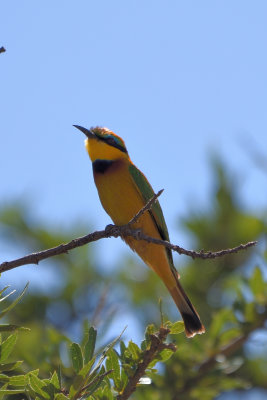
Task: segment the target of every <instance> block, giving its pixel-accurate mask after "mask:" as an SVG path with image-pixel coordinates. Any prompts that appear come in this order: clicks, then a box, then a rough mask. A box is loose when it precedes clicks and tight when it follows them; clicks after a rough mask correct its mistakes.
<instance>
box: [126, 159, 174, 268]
mask: <svg viewBox="0 0 267 400" xmlns="http://www.w3.org/2000/svg"><path fill="white" fill-rule="evenodd" d="M129 172H130V174H131V176H132V178H133V180H134V183H135V184H136V186H137V189H138V192H140V194H141V195H142V197H143V199H144V204H146V203H147V202H148V201H149V200H150V199H151V198H152V197H153V196H154V194H155V193H154V191H153V189H152V186H151V185H150V183H149V182H148V180H147V179H146V177H145V175H144V174H143V173H142V172H141V171H140V170H139V169H138V168H136V166H135V165H133V164H130V165H129ZM149 212H150V215H151V217H152V218H153V220H154V222H155V225H156V226H157V229H158V231H159V234H160V237H161V238H162V239H163V240H167V241H170V238H169V233H168V228H167V225H166V222H165V219H164V216H163V212H162V209H161V207H160V204H159V202H158V200H156V201H155V203H154V204H153V206H152V207H151V209H150V211H149ZM166 251H167V255H168V259H169V261H170V263H171V265H172V266H173V259H172V253H171V250H170V249H167V248H166Z"/></svg>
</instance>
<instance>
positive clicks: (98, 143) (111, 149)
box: [73, 125, 129, 162]
mask: <svg viewBox="0 0 267 400" xmlns="http://www.w3.org/2000/svg"><path fill="white" fill-rule="evenodd" d="M73 126H74V127H75V128H77V129H79V130H80V131H82V132H83V133H84V134H85V136H87V138H86V139H85V147H86V149H87V151H88V154H89V156H90V158H91V160H92V162H94V161H95V160H117V159H122V158H129V157H128V152H127V149H126V146H125V143H124V141H123V140H122V139H121V138H120V137H119V136H117V135H115V133H113V132H112V131H110V130H109V129H108V128H102V127H99V126H97V127H95V128H91V129H86V128H83V127H82V126H79V125H73Z"/></svg>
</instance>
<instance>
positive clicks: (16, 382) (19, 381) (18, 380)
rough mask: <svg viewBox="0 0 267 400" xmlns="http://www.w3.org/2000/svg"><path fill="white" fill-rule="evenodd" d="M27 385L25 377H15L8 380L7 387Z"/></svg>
mask: <svg viewBox="0 0 267 400" xmlns="http://www.w3.org/2000/svg"><path fill="white" fill-rule="evenodd" d="M27 383H28V379H27V377H26V376H25V375H15V376H11V377H10V379H9V385H13V386H25V385H26V384H27Z"/></svg>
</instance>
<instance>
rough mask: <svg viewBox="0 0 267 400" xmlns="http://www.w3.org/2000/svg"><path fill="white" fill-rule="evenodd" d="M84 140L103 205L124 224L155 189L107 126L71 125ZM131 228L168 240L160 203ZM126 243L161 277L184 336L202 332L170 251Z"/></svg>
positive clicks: (138, 242) (140, 242) (132, 241)
mask: <svg viewBox="0 0 267 400" xmlns="http://www.w3.org/2000/svg"><path fill="white" fill-rule="evenodd" d="M74 126H75V127H76V128H78V129H79V130H80V131H82V132H83V133H84V134H85V135H86V136H87V139H86V140H85V147H86V150H87V151H88V154H89V156H90V158H91V161H92V163H93V174H94V180H95V184H96V187H97V190H98V194H99V197H100V201H101V203H102V206H103V207H104V209H105V210H106V212H107V213H108V214H109V216H110V217H111V219H112V220H113V222H114V224H116V225H124V224H127V223H128V222H129V221H130V220H131V219H132V218H133V217H134V215H136V214H137V212H138V211H139V210H140V209H141V208H142V207H143V206H144V205H145V204H146V203H147V202H148V200H150V199H151V198H152V197H153V195H154V191H153V189H152V187H151V185H150V183H149V182H148V180H147V179H146V177H145V176H144V175H143V174H142V172H141V171H140V170H139V169H138V168H136V166H135V165H134V164H133V163H132V161H131V160H130V158H129V155H128V152H127V149H126V147H125V144H124V141H123V140H122V139H121V138H120V137H119V136H117V135H115V134H114V133H113V132H112V131H110V130H109V129H107V128H100V127H96V128H91V129H90V130H88V129H85V128H83V127H81V126H78V125H74ZM132 227H133V229H141V230H142V231H143V232H144V233H145V234H146V235H148V236H151V237H154V238H157V239H163V240H168V241H169V234H168V229H167V226H166V223H165V219H164V216H163V213H162V210H161V207H160V204H159V202H158V201H157V200H156V202H155V203H154V204H153V206H152V208H151V210H150V211H148V212H145V213H144V214H143V215H142V216H141V217H140V219H139V220H138V221H137V223H135V224H133V226H132ZM124 240H125V242H126V243H127V244H128V245H129V246H130V247H131V249H132V250H134V251H136V253H137V254H138V255H139V256H140V257H141V258H142V260H143V261H144V262H145V263H146V264H147V265H148V266H149V267H151V268H152V269H153V270H154V271H155V272H156V273H157V274H158V276H159V277H160V278H161V279H162V280H163V282H164V283H165V285H166V287H167V289H168V290H169V292H170V294H171V296H172V298H173V300H174V301H175V303H176V305H177V307H178V309H179V311H180V313H181V315H182V318H183V320H184V324H185V332H186V336H187V337H192V336H194V335H195V334H197V333H199V334H200V333H204V332H205V328H204V326H203V325H202V323H201V321H200V318H199V316H198V313H197V312H196V310H195V308H194V306H193V305H192V303H191V302H190V300H189V299H188V297H187V295H186V293H185V291H184V289H183V288H182V286H181V284H180V282H179V276H178V273H177V271H176V269H175V267H174V264H173V259H172V253H171V251H170V250H169V249H167V248H166V247H164V246H159V245H156V244H153V243H148V242H146V241H144V240H136V239H134V238H133V237H129V236H128V237H125V239H124Z"/></svg>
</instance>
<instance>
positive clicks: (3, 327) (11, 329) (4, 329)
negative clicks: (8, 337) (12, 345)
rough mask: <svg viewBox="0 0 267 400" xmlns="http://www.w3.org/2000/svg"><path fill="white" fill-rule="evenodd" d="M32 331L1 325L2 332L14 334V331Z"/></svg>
mask: <svg viewBox="0 0 267 400" xmlns="http://www.w3.org/2000/svg"><path fill="white" fill-rule="evenodd" d="M17 330H20V331H30V329H29V328H24V327H23V326H18V325H8V324H6V325H0V332H12V331H17Z"/></svg>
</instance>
